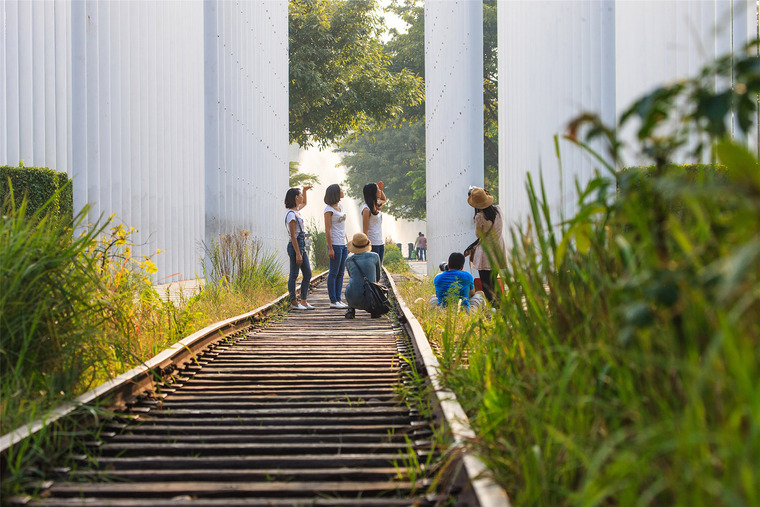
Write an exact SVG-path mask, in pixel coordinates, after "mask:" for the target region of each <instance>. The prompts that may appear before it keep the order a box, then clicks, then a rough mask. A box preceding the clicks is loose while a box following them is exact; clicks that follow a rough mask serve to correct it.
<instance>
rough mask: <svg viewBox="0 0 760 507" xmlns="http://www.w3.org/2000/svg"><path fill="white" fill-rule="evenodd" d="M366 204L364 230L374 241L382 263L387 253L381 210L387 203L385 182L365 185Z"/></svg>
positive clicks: (363, 206) (364, 208)
mask: <svg viewBox="0 0 760 507" xmlns="http://www.w3.org/2000/svg"><path fill="white" fill-rule="evenodd" d="M363 193H364V204H363V205H362V209H361V214H362V232H363V233H364V234H366V235H367V237H368V238H369V241H370V243H372V251H373V252H375V253H376V254H377V255H378V256H380V263H381V264H382V262H383V256H384V255H385V241H384V240H383V214H382V213H381V212H380V210H381V209H382V207H383V204H385V203H386V201H387V199H386V198H385V193H384V192H383V182H382V181H378V182H377V184H375V183H367V184H366V185H364V190H363Z"/></svg>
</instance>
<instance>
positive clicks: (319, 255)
mask: <svg viewBox="0 0 760 507" xmlns="http://www.w3.org/2000/svg"><path fill="white" fill-rule="evenodd" d="M306 231H307V232H308V233H309V236H308V237H309V239H310V241H311V251H310V252H309V253H310V256H311V261H312V266H311V269H312V271H314V272H316V271H324V270H326V269H328V268H329V266H330V256H329V255H328V253H327V235H326V234H325V233H324V231H320V230H319V223H318V222H317V221H316V220H311V221H310V222H309V224H308V225H307V226H306Z"/></svg>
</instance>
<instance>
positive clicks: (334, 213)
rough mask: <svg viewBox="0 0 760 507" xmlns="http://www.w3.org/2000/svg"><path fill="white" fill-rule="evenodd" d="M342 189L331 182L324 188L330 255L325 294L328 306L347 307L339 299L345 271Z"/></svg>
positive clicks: (345, 251)
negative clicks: (327, 298) (328, 302)
mask: <svg viewBox="0 0 760 507" xmlns="http://www.w3.org/2000/svg"><path fill="white" fill-rule="evenodd" d="M342 198H343V190H342V189H341V188H340V185H338V184H337V183H333V184H332V185H330V186H329V187H327V190H325V204H326V206H325V236H326V239H327V255H328V257H330V271H329V272H328V273H327V295H328V296H329V297H330V308H348V305H346V304H344V303H343V302H342V301H341V300H340V296H341V294H342V292H343V274H344V273H345V272H346V259H347V258H348V248H347V247H346V212H345V211H343V206H342V205H341V204H340V200H341V199H342Z"/></svg>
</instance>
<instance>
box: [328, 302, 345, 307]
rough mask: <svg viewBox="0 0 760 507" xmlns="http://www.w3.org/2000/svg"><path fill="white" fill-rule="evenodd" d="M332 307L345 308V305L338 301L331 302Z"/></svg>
mask: <svg viewBox="0 0 760 507" xmlns="http://www.w3.org/2000/svg"><path fill="white" fill-rule="evenodd" d="M330 308H345V306H342V305H341V304H340V301H338V302H337V303H330Z"/></svg>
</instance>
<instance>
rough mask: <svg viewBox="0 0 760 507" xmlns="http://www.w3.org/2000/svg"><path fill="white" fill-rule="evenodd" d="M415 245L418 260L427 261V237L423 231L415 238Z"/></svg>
mask: <svg viewBox="0 0 760 507" xmlns="http://www.w3.org/2000/svg"><path fill="white" fill-rule="evenodd" d="M414 246H415V248H417V260H418V261H426V260H427V238H426V237H425V235H424V234H422V232H420V234H419V235H418V236H417V239H416V240H414Z"/></svg>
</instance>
